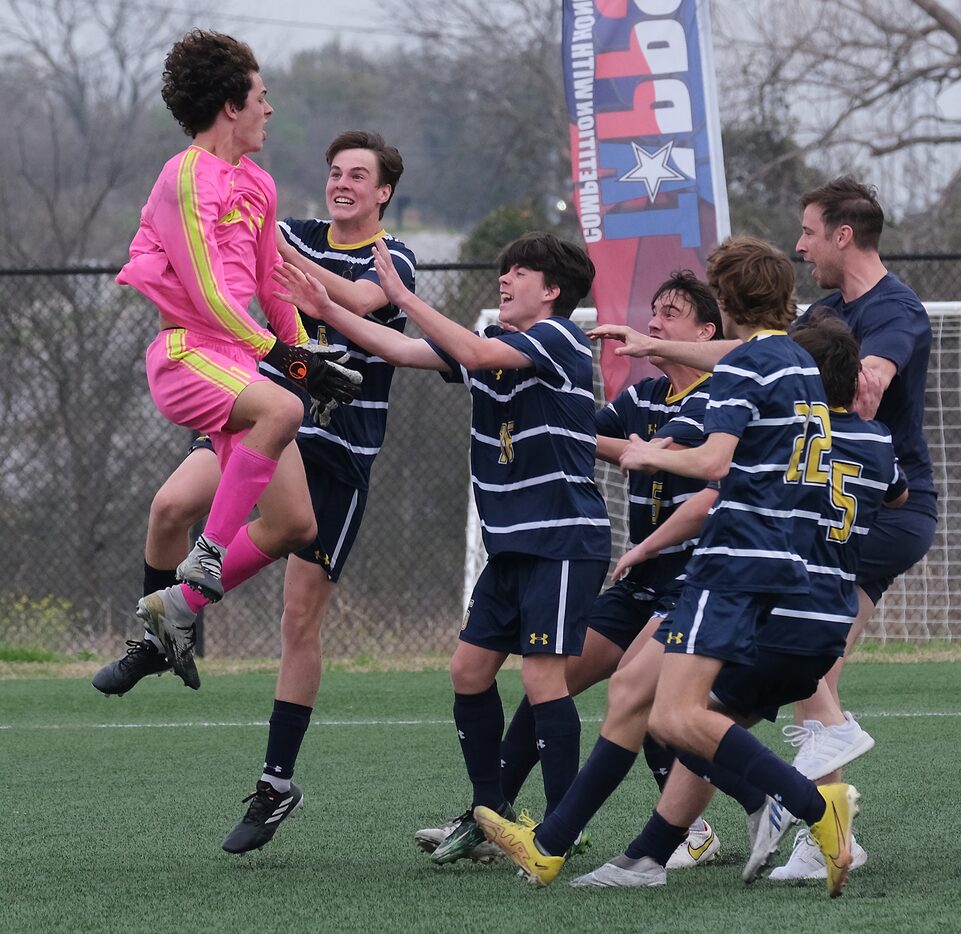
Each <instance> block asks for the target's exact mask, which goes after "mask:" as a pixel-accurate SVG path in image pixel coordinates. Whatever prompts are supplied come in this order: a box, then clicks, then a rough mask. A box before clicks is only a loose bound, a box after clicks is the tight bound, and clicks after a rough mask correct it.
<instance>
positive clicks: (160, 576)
mask: <svg viewBox="0 0 961 934" xmlns="http://www.w3.org/2000/svg"><path fill="white" fill-rule="evenodd" d="M176 583H177V569H176V568H174V569H173V570H171V571H164V570H161V569H160V568H155V567H151V566H150V565H149V564H147V562H146V561H144V563H143V595H144V596H145V597H146V596H148V595H149V594H152V593H156V592H157V591H158V590H166V589H167V588H168V587H173V585H174V584H176Z"/></svg>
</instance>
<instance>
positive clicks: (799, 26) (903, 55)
mask: <svg viewBox="0 0 961 934" xmlns="http://www.w3.org/2000/svg"><path fill="white" fill-rule="evenodd" d="M715 20H716V24H717V30H716V32H717V35H716V41H717V44H718V45H719V47H720V48H721V49H722V53H721V54H720V55H719V56H718V59H719V62H720V63H721V66H722V73H721V80H722V84H723V86H724V94H723V95H722V98H723V100H724V101H725V108H724V109H725V116H726V118H727V120H728V121H730V120H735V121H736V120H737V119H738V117H739V115H741V114H744V113H751V114H754V115H755V117H759V118H760V119H761V120H764V119H765V118H768V117H771V118H775V119H778V120H779V121H780V120H781V119H782V118H783V115H784V114H785V113H789V114H790V115H791V118H792V121H793V122H794V123H795V125H796V126H797V128H798V134H797V135H798V138H799V139H803V140H804V142H805V143H806V145H807V148H808V149H809V150H831V151H836V150H837V149H839V148H841V149H842V150H845V151H846V153H847V156H846V158H848V159H849V160H857V159H864V158H865V157H870V158H877V157H884V156H887V155H890V154H892V153H901V154H904V153H912V152H915V153H916V152H919V151H921V150H922V149H923V150H924V151H925V153H926V154H928V155H930V153H931V151H932V149H938V148H941V149H944V150H946V149H947V147H948V146H949V145H951V144H956V143H958V142H961V118H959V116H958V114H957V111H955V113H954V115H952V114H951V113H950V111H949V110H948V109H947V108H946V104H947V98H948V96H949V95H951V94H954V95H958V96H959V97H961V17H959V16H958V10H957V7H956V5H955V4H954V3H951V4H949V3H946V2H941V0H781V2H778V3H776V4H775V3H770V2H768V0H720V2H719V3H718V4H717V14H716V17H715ZM935 159H936V160H937V154H935ZM901 165H902V166H903V165H904V162H903V160H902V162H901ZM942 166H947V160H944V161H943V162H942ZM954 171H955V167H950V168H949V169H948V171H947V172H946V173H945V174H946V176H948V177H949V176H950V174H952V173H953V172H954ZM941 181H942V184H943V182H946V181H947V177H945V178H943V179H942V180H941ZM936 193H937V191H936V190H933V189H932V190H930V191H929V192H928V194H929V195H934V194H936Z"/></svg>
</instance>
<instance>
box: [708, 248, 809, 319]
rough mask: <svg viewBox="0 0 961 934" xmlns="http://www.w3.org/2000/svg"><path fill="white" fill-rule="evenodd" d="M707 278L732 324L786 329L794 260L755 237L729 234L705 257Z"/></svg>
mask: <svg viewBox="0 0 961 934" xmlns="http://www.w3.org/2000/svg"><path fill="white" fill-rule="evenodd" d="M707 282H708V285H710V287H711V288H712V289H713V290H714V294H715V295H716V296H717V301H718V304H719V305H720V306H721V309H722V310H723V312H724V313H725V314H726V315H728V316H729V317H730V318H731V319H732V320H733V321H734V323H735V324H738V325H743V326H749V327H755V328H758V329H761V328H771V329H775V330H785V329H786V328H787V326H788V325H789V324H790V323H791V322H792V321H793V320H794V318H795V315H796V313H797V305H796V304H795V301H794V264H793V263H792V262H791V261H790V260H789V259H788V258H787V257H786V256H785V255H784V254H783V253H782V252H781V251H780V250H779V249H778V248H777V247H776V246H772V245H771V244H770V243H768V242H766V241H765V240H760V239H758V238H757V237H747V236H739V237H729V238H728V239H727V240H725V241H724V242H723V243H722V244H721V245H720V246H717V247H715V248H714V249H713V250H712V251H711V254H710V255H709V256H708V258H707Z"/></svg>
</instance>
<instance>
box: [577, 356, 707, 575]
mask: <svg viewBox="0 0 961 934" xmlns="http://www.w3.org/2000/svg"><path fill="white" fill-rule="evenodd" d="M710 386H711V383H710V378H709V375H708V374H705V375H704V376H703V377H702V378H701V379H699V380H698V381H697V382H695V383H694V384H693V385H691V386H689V387H687V388H686V389H684V390H682V391H681V392H674V391H673V387H672V386H671V381H670V380H669V379H668V378H667V377H666V376H661V377H657V378H654V379H643V380H641V381H640V382H638V383H635V384H634V385H633V386H629V387H628V388H627V389H625V390H624V391H623V392H622V393H620V394H619V395H618V396H617V398H615V399H614V401H613V402H611V403H610V404H608V405H607V406H605V407H604V408H603V409H600V410H599V411H598V413H597V418H596V424H597V433H598V434H599V435H606V436H607V437H610V438H629V437H630V436H631V435H632V434H636V435H638V436H639V437H641V438H642V439H643V440H645V441H650V440H651V439H652V438H657V437H660V438H672V439H673V440H674V441H675V442H676V443H677V444H682V445H685V446H686V447H697V446H698V445H700V444H702V443H703V441H704V411H705V408H706V406H707V400H708V396H709V392H710ZM703 488H704V481H703V480H696V479H692V478H690V477H681V476H678V475H677V474H672V473H667V472H666V471H658V472H657V473H655V474H645V473H641V472H640V471H638V470H632V471H631V472H630V474H629V476H628V497H629V503H630V507H629V511H628V519H629V523H630V536H631V544H632V545H636V544H637V543H638V542H641V541H643V540H644V539H645V538H647V536H648V535H650V534H651V532H653V531H654V529H656V528H657V527H658V526H659V525H661V524H662V523H664V522H666V521H667V519H668V518H669V517H670V516H671V515H672V514H673V512H674V510H675V509H677V507H678V506H680V505H681V503H683V502H685V501H686V500H688V499H690V498H691V497H692V496H693V495H694V494H695V493H697V492H698V491H699V490H702V489H703ZM696 543H697V539H690V540H688V541H685V542H680V543H678V544H677V545H672V546H670V547H668V548H665V549H663V550H662V551H661V553H660V554H659V555H657V557H655V558H652V559H651V560H650V561H645V562H643V563H642V564H639V565H637V566H636V567H634V568H631V571H630V574H628V579H629V580H630V581H631V582H632V583H634V584H638V585H639V586H643V587H650V588H652V589H653V590H655V591H661V590H664V589H665V588H668V587H670V586H671V585H672V582H674V581H680V580H683V579H684V568H685V566H686V564H687V562H688V559H689V558H690V556H691V553H692V551H693V550H694V546H695V544H696Z"/></svg>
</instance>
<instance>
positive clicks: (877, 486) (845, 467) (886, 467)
mask: <svg viewBox="0 0 961 934" xmlns="http://www.w3.org/2000/svg"><path fill="white" fill-rule="evenodd" d="M797 482H798V483H799V484H800V485H801V491H802V500H801V502H799V504H798V506H799V508H798V513H799V515H798V519H797V532H798V534H797V536H796V539H795V540H796V542H797V543H798V550H799V551H800V552H801V554H802V555H803V557H804V560H805V565H806V567H807V571H808V574H809V575H810V579H811V591H810V593H807V594H795V595H792V596H790V597H788V598H786V599H785V600H783V601H780V602H779V603H778V605H777V606H776V607H774V609H772V610H771V614H770V616H769V617H768V619H767V620H766V621H765V622H764V623H763V624H762V625H761V626H760V627H759V628H758V631H757V644H758V646H761V647H764V648H768V649H775V650H776V651H779V652H787V653H790V654H796V655H841V654H843V653H844V645H845V640H846V639H847V635H848V629H849V627H850V625H851V623H852V622H853V621H854V617H855V616H856V615H857V612H858V597H857V591H856V590H855V580H856V577H857V568H858V563H859V561H860V557H861V543H862V542H863V541H864V538H865V536H866V535H867V534H868V532H869V531H870V529H871V526H872V525H873V524H874V520H875V519H876V518H877V514H878V511H879V510H880V509H881V508H882V504H883V503H885V502H890V501H891V500H894V499H897V497H898V496H900V494H901V493H902V492H903V491H904V490H905V489H907V480H906V479H905V477H904V475H903V473H902V472H901V470H900V469H899V467H898V463H897V460H896V458H895V455H894V443H893V440H892V437H891V432H890V431H889V430H888V428H887V426H885V425H882V424H881V423H880V422H876V421H865V420H864V419H862V418H860V417H859V416H858V415H856V414H854V413H853V412H847V411H844V410H839V409H832V410H831V416H830V428H829V434H828V436H827V437H826V438H825V439H824V441H823V442H819V443H818V442H816V443H815V444H813V445H812V446H811V448H810V449H809V451H808V456H807V462H806V463H805V465H804V468H803V470H801V471H799V475H798V477H797Z"/></svg>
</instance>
